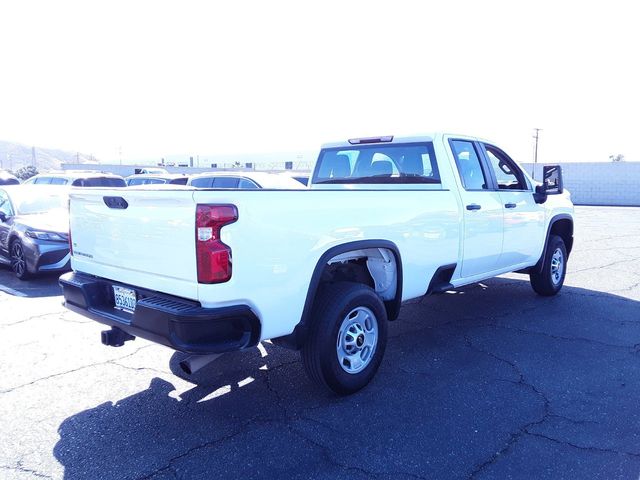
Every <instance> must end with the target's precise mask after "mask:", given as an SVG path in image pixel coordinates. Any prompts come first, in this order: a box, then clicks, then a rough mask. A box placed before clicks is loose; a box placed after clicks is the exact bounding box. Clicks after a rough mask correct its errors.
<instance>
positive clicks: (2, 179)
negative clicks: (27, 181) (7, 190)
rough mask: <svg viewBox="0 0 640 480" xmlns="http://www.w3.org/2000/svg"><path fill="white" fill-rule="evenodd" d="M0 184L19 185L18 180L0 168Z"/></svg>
mask: <svg viewBox="0 0 640 480" xmlns="http://www.w3.org/2000/svg"><path fill="white" fill-rule="evenodd" d="M0 185H20V180H18V179H17V178H16V177H15V176H14V175H11V174H10V173H9V172H5V171H4V170H0Z"/></svg>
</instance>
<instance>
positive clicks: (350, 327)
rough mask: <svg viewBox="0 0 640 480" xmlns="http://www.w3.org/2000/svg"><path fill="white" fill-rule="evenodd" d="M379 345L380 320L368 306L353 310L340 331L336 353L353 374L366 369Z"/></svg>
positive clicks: (345, 367) (343, 367)
mask: <svg viewBox="0 0 640 480" xmlns="http://www.w3.org/2000/svg"><path fill="white" fill-rule="evenodd" d="M377 345H378V320H377V318H376V316H375V314H374V313H373V312H372V311H371V310H369V309H368V308H366V307H357V308H354V309H353V310H351V312H349V314H348V315H347V316H346V317H345V318H344V319H343V320H342V324H341V325H340V330H339V331H338V341H337V343H336V353H337V356H338V363H340V366H341V367H342V369H343V370H344V371H345V372H347V373H351V374H355V373H358V372H361V371H362V370H364V369H365V368H366V367H367V365H369V363H371V359H372V358H373V355H374V353H375V351H376V346H377Z"/></svg>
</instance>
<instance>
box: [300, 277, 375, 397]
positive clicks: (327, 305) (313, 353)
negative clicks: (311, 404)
mask: <svg viewBox="0 0 640 480" xmlns="http://www.w3.org/2000/svg"><path fill="white" fill-rule="evenodd" d="M369 313H371V314H373V317H374V318H371V316H370V315H369ZM350 314H351V315H350ZM312 315H313V318H312V324H311V327H310V330H309V336H308V338H307V341H306V343H305V344H304V346H303V347H302V363H303V365H304V368H305V370H306V372H307V374H308V375H309V377H310V378H311V379H312V380H313V381H314V382H316V383H318V384H320V385H323V386H324V387H326V388H328V389H330V390H332V391H333V392H335V393H337V394H339V395H349V394H351V393H354V392H357V391H358V390H360V389H361V388H363V387H365V386H366V385H367V384H368V383H369V382H370V381H371V379H372V378H373V376H374V375H375V374H376V372H377V371H378V367H379V366H380V363H381V362H382V357H383V356H384V351H385V348H386V345H387V312H386V310H385V308H384V303H382V300H381V299H380V297H378V295H376V293H375V291H374V290H373V289H372V288H370V287H368V286H367V285H363V284H359V283H349V282H339V283H333V284H329V285H327V286H324V287H323V288H322V289H321V291H320V293H319V295H318V296H317V298H316V301H315V303H314V307H313V312H312ZM347 317H349V319H348V318H347ZM358 319H365V320H364V324H363V327H364V330H363V331H362V333H359V334H357V336H355V337H354V336H353V335H354V334H353V332H354V331H355V332H356V333H357V332H358V331H359V330H357V329H356V327H357V326H358V325H359V323H358V322H359V321H360V320H358ZM374 321H375V326H376V327H377V335H374V334H373V331H374V330H373V328H371V329H370V330H369V327H372V326H373V323H374ZM344 322H346V323H345V325H347V326H348V325H349V324H350V323H351V324H352V326H351V327H349V328H347V329H346V330H345V331H343V335H341V337H342V338H343V339H346V338H347V337H348V338H351V339H352V340H353V342H352V343H351V344H350V347H349V348H353V349H354V350H353V351H354V352H356V353H354V354H353V355H352V356H351V358H354V359H356V357H357V361H358V362H360V361H361V360H362V357H364V358H365V361H363V362H362V364H364V365H362V364H361V365H362V367H363V368H362V370H361V371H357V372H356V371H355V370H357V368H356V365H352V364H351V361H349V360H348V359H346V358H343V362H342V363H343V365H344V366H343V365H341V362H340V360H339V359H338V352H342V353H345V352H346V351H347V350H343V349H341V346H340V345H341V343H339V340H338V335H339V333H340V327H341V326H343V323H344ZM367 324H368V325H369V327H368V326H367ZM358 328H359V327H358ZM367 330H368V331H367ZM365 335H366V336H365ZM374 337H375V338H376V342H375V345H373V347H369V346H367V345H366V342H368V341H372V339H373V338H374ZM361 338H366V339H367V340H366V342H365V341H364V340H363V341H362V342H361V341H360V340H361ZM363 342H365V343H364V348H363ZM347 343H348V342H347ZM367 348H368V349H369V352H368V353H367V351H366V350H367ZM358 349H360V350H358ZM360 352H361V353H360ZM347 369H352V370H354V373H349V372H348V371H347Z"/></svg>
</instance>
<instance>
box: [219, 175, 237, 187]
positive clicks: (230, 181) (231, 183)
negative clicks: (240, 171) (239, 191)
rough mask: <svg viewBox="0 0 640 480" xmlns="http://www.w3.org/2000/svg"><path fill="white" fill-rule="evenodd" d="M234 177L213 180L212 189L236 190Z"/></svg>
mask: <svg viewBox="0 0 640 480" xmlns="http://www.w3.org/2000/svg"><path fill="white" fill-rule="evenodd" d="M238 180H239V179H238V178H236V177H216V178H214V179H213V188H238Z"/></svg>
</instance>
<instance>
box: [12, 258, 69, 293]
mask: <svg viewBox="0 0 640 480" xmlns="http://www.w3.org/2000/svg"><path fill="white" fill-rule="evenodd" d="M60 275H61V274H60V272H54V273H45V274H40V275H38V276H37V277H34V278H31V279H29V280H19V279H18V278H17V277H16V276H15V275H14V273H13V272H12V271H11V269H10V268H9V267H7V266H6V265H0V292H4V293H7V294H9V295H13V296H16V297H28V298H41V297H55V296H58V295H62V290H61V289H60V285H58V278H60Z"/></svg>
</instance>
